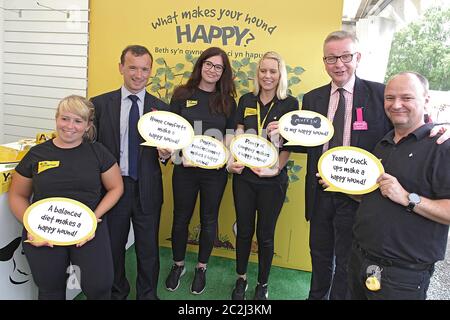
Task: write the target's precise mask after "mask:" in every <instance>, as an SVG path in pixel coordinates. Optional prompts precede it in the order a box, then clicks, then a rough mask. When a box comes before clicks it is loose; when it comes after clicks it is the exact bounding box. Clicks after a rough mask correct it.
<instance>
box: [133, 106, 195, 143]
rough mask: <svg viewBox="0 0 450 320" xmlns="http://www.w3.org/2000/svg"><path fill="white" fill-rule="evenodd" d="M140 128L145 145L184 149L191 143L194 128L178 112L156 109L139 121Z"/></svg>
mask: <svg viewBox="0 0 450 320" xmlns="http://www.w3.org/2000/svg"><path fill="white" fill-rule="evenodd" d="M138 130H139V133H140V135H141V136H142V138H144V140H145V142H144V143H143V144H142V145H144V146H151V147H160V148H168V149H173V150H175V149H183V148H184V147H187V146H188V145H190V144H191V142H192V139H193V138H194V129H192V126H191V124H190V123H189V122H188V121H187V120H186V119H184V118H183V117H181V116H179V115H178V114H176V113H173V112H168V111H154V112H148V113H146V114H144V115H143V116H142V117H141V118H140V119H139V122H138Z"/></svg>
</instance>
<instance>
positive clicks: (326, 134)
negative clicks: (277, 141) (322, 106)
mask: <svg viewBox="0 0 450 320" xmlns="http://www.w3.org/2000/svg"><path fill="white" fill-rule="evenodd" d="M278 128H279V131H280V135H281V136H282V137H283V138H284V139H286V140H287V141H288V142H287V143H285V145H287V146H297V145H300V146H306V147H313V146H320V145H321V144H324V143H325V142H327V141H329V140H330V139H331V137H332V136H333V134H334V128H333V124H332V123H331V122H330V120H328V119H327V118H326V117H324V116H323V115H321V114H320V113H317V112H313V111H307V110H296V111H291V112H288V113H286V114H285V115H283V116H282V117H281V118H280V120H279V124H278Z"/></svg>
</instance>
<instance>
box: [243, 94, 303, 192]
mask: <svg viewBox="0 0 450 320" xmlns="http://www.w3.org/2000/svg"><path fill="white" fill-rule="evenodd" d="M257 103H259V109H260V113H261V114H260V119H261V121H263V120H264V119H265V121H264V123H263V126H262V128H263V129H265V128H266V127H267V125H268V124H269V123H271V122H272V121H278V120H280V118H281V117H282V116H283V115H285V114H286V113H288V112H291V111H295V110H299V107H298V100H297V99H295V98H294V97H292V96H287V98H286V99H284V100H279V99H278V98H277V97H276V96H275V97H274V98H273V100H272V101H271V102H269V103H268V104H266V105H264V104H263V103H262V102H261V100H260V99H259V96H255V95H254V94H253V93H251V92H249V93H246V94H245V95H243V96H242V97H241V98H240V99H239V104H238V109H237V112H236V123H237V124H241V125H244V130H245V131H246V132H247V131H248V130H251V131H250V132H249V133H253V134H257V132H258V125H257V121H258V116H257ZM263 137H266V135H265V133H263ZM284 150H287V151H289V150H288V149H287V148H283V147H282V148H280V150H279V151H280V152H281V151H284ZM241 176H242V177H245V178H247V179H250V180H251V181H252V182H255V183H272V182H276V183H279V182H282V183H286V182H287V172H286V168H283V170H281V172H280V174H279V175H278V176H275V177H270V178H260V177H258V176H257V175H256V174H254V173H253V171H251V170H250V169H249V168H247V167H245V168H244V170H243V171H242V174H241Z"/></svg>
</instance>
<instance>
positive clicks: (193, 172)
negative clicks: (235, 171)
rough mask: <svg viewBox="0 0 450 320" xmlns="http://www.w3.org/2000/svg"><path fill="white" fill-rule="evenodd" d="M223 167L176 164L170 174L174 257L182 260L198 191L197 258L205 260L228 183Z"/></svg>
mask: <svg viewBox="0 0 450 320" xmlns="http://www.w3.org/2000/svg"><path fill="white" fill-rule="evenodd" d="M227 180H228V175H227V172H226V171H225V169H219V170H214V169H213V170H208V169H202V168H190V167H186V168H185V167H183V166H182V165H177V166H175V167H174V170H173V175H172V188H173V201H174V209H173V224H172V253H173V260H174V261H183V260H184V258H185V255H186V245H187V241H188V234H189V223H190V221H191V218H192V214H193V212H194V208H195V203H196V202H197V196H198V194H199V193H200V235H199V239H198V240H199V252H198V261H199V262H201V263H208V260H209V257H210V255H211V251H212V249H213V246H214V240H215V239H216V235H217V219H218V216H219V208H220V202H221V201H222V196H223V192H224V190H225V186H226V184H227Z"/></svg>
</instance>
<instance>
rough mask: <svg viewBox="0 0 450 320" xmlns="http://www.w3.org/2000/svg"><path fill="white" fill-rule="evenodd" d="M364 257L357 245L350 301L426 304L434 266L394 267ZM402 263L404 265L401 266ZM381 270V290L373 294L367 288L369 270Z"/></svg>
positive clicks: (352, 269) (352, 257)
mask: <svg viewBox="0 0 450 320" xmlns="http://www.w3.org/2000/svg"><path fill="white" fill-rule="evenodd" d="M376 260H377V261H374V259H371V258H370V257H367V256H365V255H364V254H363V253H362V251H361V250H360V249H358V248H357V247H356V246H355V245H354V246H353V249H352V254H351V259H350V263H349V298H350V299H352V300H425V299H426V297H427V290H428V287H429V285H430V278H431V276H432V275H433V271H434V264H433V265H430V266H429V267H427V268H424V269H423V270H413V269H411V268H407V267H400V266H397V265H396V266H392V265H386V264H383V263H380V261H379V260H378V259H376ZM400 263H401V262H400ZM374 265H375V266H379V267H380V268H381V269H382V271H381V281H380V284H381V289H380V290H378V291H370V290H369V289H367V287H366V286H365V281H366V279H367V276H368V274H367V268H368V267H369V266H374Z"/></svg>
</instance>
